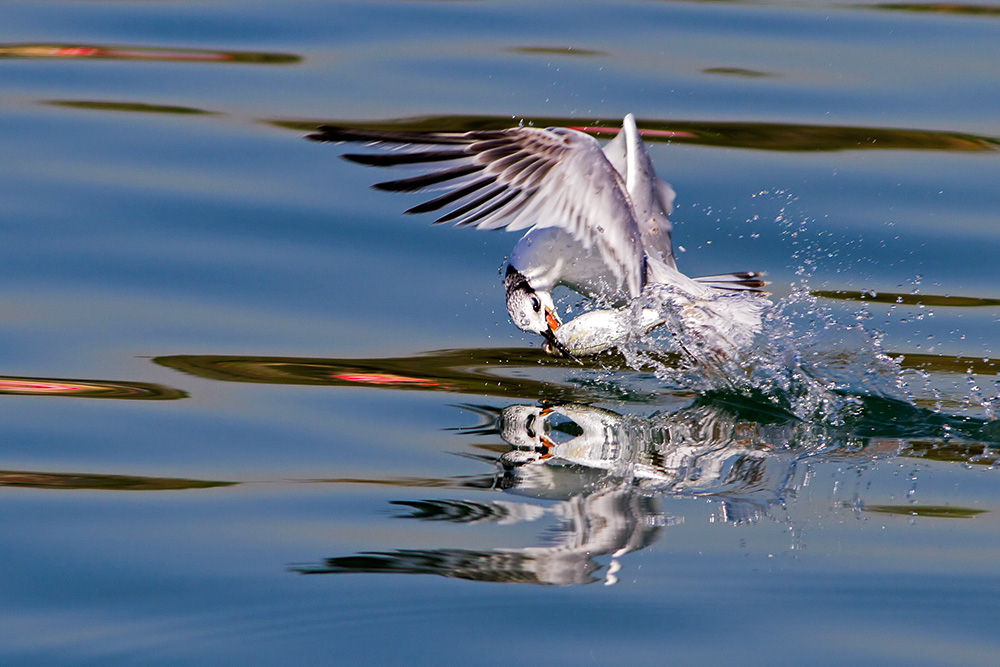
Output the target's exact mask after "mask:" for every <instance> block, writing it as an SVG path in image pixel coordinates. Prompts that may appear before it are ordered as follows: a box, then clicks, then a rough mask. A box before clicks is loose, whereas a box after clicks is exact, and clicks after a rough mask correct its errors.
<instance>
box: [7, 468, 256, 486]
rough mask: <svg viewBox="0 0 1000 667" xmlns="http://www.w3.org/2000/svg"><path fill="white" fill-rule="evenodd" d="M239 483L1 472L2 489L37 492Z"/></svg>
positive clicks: (167, 478)
mask: <svg viewBox="0 0 1000 667" xmlns="http://www.w3.org/2000/svg"><path fill="white" fill-rule="evenodd" d="M236 484H238V482H221V481H211V480H197V479H182V478H173V477H135V476H132V475H88V474H78V473H52V472H29V471H22V470H0V486H18V487H30V488H33V489H76V490H79V489H92V490H101V491H182V490H185V489H210V488H215V487H221V486H234V485H236Z"/></svg>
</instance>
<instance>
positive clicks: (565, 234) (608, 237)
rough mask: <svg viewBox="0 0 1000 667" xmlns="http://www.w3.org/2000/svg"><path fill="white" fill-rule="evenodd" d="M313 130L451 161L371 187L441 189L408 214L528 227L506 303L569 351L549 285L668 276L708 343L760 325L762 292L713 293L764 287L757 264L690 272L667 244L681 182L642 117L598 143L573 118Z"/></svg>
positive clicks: (615, 295) (524, 325)
mask: <svg viewBox="0 0 1000 667" xmlns="http://www.w3.org/2000/svg"><path fill="white" fill-rule="evenodd" d="M309 138H310V139H314V140H317V141H345V140H353V141H358V140H368V141H378V142H383V143H388V144H393V145H397V146H400V147H401V149H400V150H396V151H393V152H388V153H383V154H365V155H346V156H345V157H347V158H349V159H351V160H354V161H356V162H360V163H362V164H368V165H376V166H398V165H428V164H441V163H444V164H445V165H446V168H445V169H441V170H438V171H434V172H432V173H429V174H422V175H419V176H414V177H411V178H404V179H401V180H397V181H390V182H387V183H380V184H378V185H377V186H376V187H379V188H381V189H384V190H390V191H402V192H417V191H426V190H430V189H438V188H444V189H445V190H446V192H445V193H444V194H442V195H440V196H438V197H436V198H434V199H432V200H430V201H428V202H425V203H423V204H419V205H417V206H415V207H413V208H411V209H410V210H409V211H407V212H408V213H422V212H429V211H438V210H441V209H445V208H447V207H449V206H453V205H454V208H452V209H451V210H450V211H449V212H447V213H445V214H444V215H442V216H441V217H440V218H438V220H437V222H448V221H454V222H455V223H456V224H457V225H462V226H466V225H474V226H475V227H477V228H479V229H508V230H511V231H514V230H521V229H527V230H528V232H527V233H526V234H525V235H524V237H523V238H522V239H521V240H520V241H519V242H518V243H517V245H516V246H515V248H514V250H513V252H512V253H511V258H510V262H509V264H508V265H507V271H506V275H505V278H504V284H505V287H506V301H507V312H508V313H509V314H510V317H511V320H512V321H513V322H514V324H515V325H517V326H518V327H519V328H520V329H522V330H524V331H528V332H533V333H537V334H539V335H541V336H543V337H545V339H546V340H547V342H548V344H549V349H550V350H552V351H554V352H555V351H558V352H559V353H561V354H562V355H564V356H569V352H570V351H569V349H568V348H567V347H566V345H565V344H564V342H563V341H561V340H560V339H559V338H557V337H556V335H555V330H556V329H557V328H559V326H560V325H561V321H560V319H559V316H558V314H557V312H556V307H555V304H554V302H553V300H552V290H553V289H554V288H555V287H557V286H560V285H561V286H566V287H569V288H570V289H572V290H574V291H576V292H579V293H580V294H582V295H584V296H586V297H588V298H591V299H598V300H602V301H605V302H608V303H612V304H618V305H621V304H623V303H625V302H627V301H628V300H630V299H635V298H637V297H639V296H640V294H641V293H642V291H643V288H644V287H646V286H647V285H654V284H655V285H662V286H667V287H669V288H670V289H671V291H672V299H671V302H670V304H669V305H670V307H671V308H672V309H674V310H677V311H678V312H679V313H680V317H681V321H682V322H683V323H684V325H685V329H686V330H690V331H691V332H692V335H694V336H696V337H697V339H698V340H699V341H700V342H703V343H704V344H705V345H706V346H707V347H708V348H709V350H710V351H728V350H730V349H732V348H734V347H740V346H742V345H744V344H746V343H747V342H748V341H749V340H750V339H751V338H752V336H753V334H754V333H755V332H757V331H758V330H759V329H760V317H761V303H760V302H758V301H756V300H754V299H746V298H732V299H724V300H723V299H717V298H714V295H715V294H716V290H725V291H742V292H759V289H760V288H761V287H762V286H763V284H764V283H763V282H762V281H760V280H759V279H758V277H759V275H760V274H758V273H738V274H726V275H719V276H710V277H706V278H700V279H697V280H695V279H692V278H689V277H688V276H686V275H684V274H683V273H681V272H680V271H678V270H677V266H676V263H675V261H674V254H673V247H672V243H671V228H672V226H671V223H670V221H669V219H668V217H667V216H668V214H669V213H670V211H671V210H672V207H673V200H674V192H673V190H672V189H671V188H670V186H669V185H668V184H667V183H665V182H664V181H662V180H660V179H659V178H658V177H657V176H656V173H655V172H654V171H653V164H652V160H651V159H650V157H649V154H648V153H647V152H646V149H645V146H644V145H643V143H642V139H641V138H640V136H639V131H638V129H637V127H636V124H635V119H634V118H633V117H632V116H631V114H630V115H628V116H626V117H625V121H624V125H623V129H622V132H620V133H619V134H618V136H617V137H616V138H615V139H614V140H612V141H611V142H609V143H608V144H607V145H606V146H604V147H603V149H602V147H601V146H600V145H599V144H598V143H597V141H596V140H595V139H594V138H593V137H591V136H589V135H587V134H585V133H583V132H579V131H577V130H572V129H568V128H547V129H539V128H531V127H517V128H511V129H507V130H499V131H473V132H466V133H444V132H438V133H433V132H431V133H419V132H396V133H393V132H364V131H358V130H348V129H344V128H338V127H328V126H327V127H323V128H320V130H319V131H318V132H316V133H314V134H310V135H309Z"/></svg>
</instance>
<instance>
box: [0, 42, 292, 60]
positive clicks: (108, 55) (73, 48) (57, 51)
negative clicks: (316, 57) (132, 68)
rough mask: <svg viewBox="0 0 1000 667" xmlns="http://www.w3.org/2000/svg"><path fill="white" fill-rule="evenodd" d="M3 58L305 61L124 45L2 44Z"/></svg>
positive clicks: (269, 55) (250, 53) (288, 55)
mask: <svg viewBox="0 0 1000 667" xmlns="http://www.w3.org/2000/svg"><path fill="white" fill-rule="evenodd" d="M0 58H33V59H34V58H42V59H73V60H80V59H84V60H86V59H96V60H136V61H143V60H160V61H162V60H166V61H172V62H184V63H216V64H219V63H235V64H253V65H292V64H296V63H299V62H302V56H299V55H295V54H291V53H266V52H261V51H222V50H214V49H184V48H179V49H174V48H169V47H163V48H160V47H149V46H122V45H114V44H47V43H26V44H0Z"/></svg>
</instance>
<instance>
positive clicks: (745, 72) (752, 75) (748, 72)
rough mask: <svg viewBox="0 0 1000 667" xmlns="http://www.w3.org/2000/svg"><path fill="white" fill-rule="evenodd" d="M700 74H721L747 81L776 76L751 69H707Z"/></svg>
mask: <svg viewBox="0 0 1000 667" xmlns="http://www.w3.org/2000/svg"><path fill="white" fill-rule="evenodd" d="M701 72H702V74H723V75H726V76H742V77H745V78H749V79H761V78H768V77H774V76H777V75H776V74H771V73H770V72H758V71H757V70H752V69H743V68H742V67H709V68H707V69H703V70H701Z"/></svg>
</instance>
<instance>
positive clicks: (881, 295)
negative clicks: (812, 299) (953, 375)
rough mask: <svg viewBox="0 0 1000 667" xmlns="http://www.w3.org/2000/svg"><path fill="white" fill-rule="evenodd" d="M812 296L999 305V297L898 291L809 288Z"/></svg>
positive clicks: (917, 303)
mask: <svg viewBox="0 0 1000 667" xmlns="http://www.w3.org/2000/svg"><path fill="white" fill-rule="evenodd" d="M809 293H810V294H812V295H813V296H818V297H822V298H824V299H836V300H838V301H872V302H874V303H891V304H904V305H907V306H920V305H923V306H949V307H956V308H982V307H992V306H1000V299H987V298H979V297H971V296H951V295H947V294H946V295H936V294H900V293H898V292H875V291H870V292H849V291H846V290H811V291H810V292H809Z"/></svg>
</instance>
